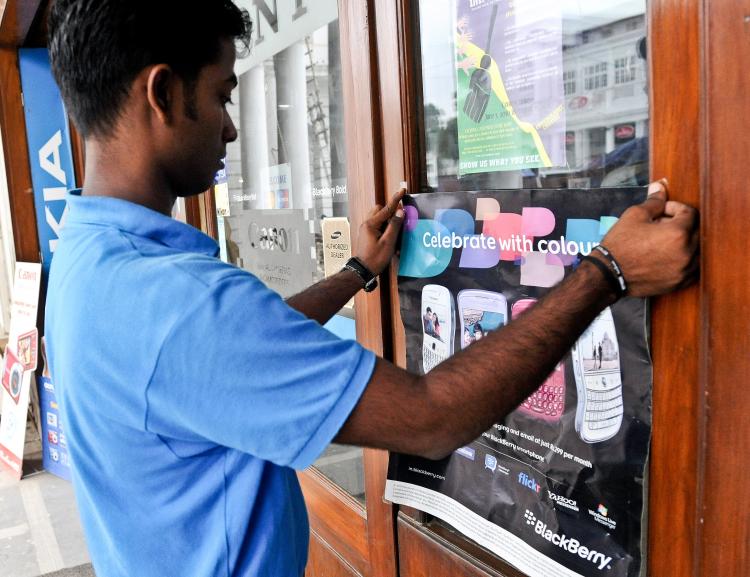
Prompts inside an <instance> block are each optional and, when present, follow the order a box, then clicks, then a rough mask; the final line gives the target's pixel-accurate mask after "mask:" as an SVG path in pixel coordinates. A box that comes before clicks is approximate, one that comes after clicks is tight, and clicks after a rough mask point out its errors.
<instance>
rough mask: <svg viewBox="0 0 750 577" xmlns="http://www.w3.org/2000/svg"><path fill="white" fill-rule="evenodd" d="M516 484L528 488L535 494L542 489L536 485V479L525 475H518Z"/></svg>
mask: <svg viewBox="0 0 750 577" xmlns="http://www.w3.org/2000/svg"><path fill="white" fill-rule="evenodd" d="M518 482H519V483H520V484H521V485H523V486H524V487H528V488H529V489H531V490H532V491H534V492H535V493H539V492H541V490H542V487H541V486H540V485H539V483H537V481H536V479H534V478H533V477H529V476H528V475H527V474H526V473H519V474H518Z"/></svg>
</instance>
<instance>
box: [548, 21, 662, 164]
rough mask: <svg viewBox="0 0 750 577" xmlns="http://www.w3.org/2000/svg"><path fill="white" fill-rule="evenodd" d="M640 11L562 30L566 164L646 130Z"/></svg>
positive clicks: (591, 158)
mask: <svg viewBox="0 0 750 577" xmlns="http://www.w3.org/2000/svg"><path fill="white" fill-rule="evenodd" d="M645 36H646V22H645V17H644V16H643V15H639V16H634V17H632V18H626V19H623V20H619V21H617V22H612V23H609V24H607V25H604V26H599V27H597V28H592V29H589V30H584V31H580V32H577V33H575V34H572V35H567V36H565V38H564V51H563V62H564V65H563V69H564V84H565V107H566V116H567V134H566V148H567V151H568V155H567V157H568V165H569V167H570V168H578V169H581V168H585V167H588V166H590V165H591V164H592V162H593V163H596V162H597V160H599V159H600V158H601V156H602V155H604V154H606V153H608V152H611V151H613V150H614V149H615V148H616V147H617V146H618V145H620V144H624V143H625V142H628V141H630V140H633V139H635V138H640V137H643V136H647V135H648V117H649V111H648V85H647V70H646V61H645V60H644V59H643V58H642V57H641V56H640V55H639V42H640V41H641V39H643V38H644V37H645Z"/></svg>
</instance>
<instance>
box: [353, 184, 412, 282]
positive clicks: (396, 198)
mask: <svg viewBox="0 0 750 577" xmlns="http://www.w3.org/2000/svg"><path fill="white" fill-rule="evenodd" d="M404 194H406V191H405V190H403V189H402V190H399V191H398V192H397V193H396V194H395V195H393V198H391V200H390V201H389V202H388V204H386V205H385V206H380V205H376V206H375V207H374V208H373V209H372V210H371V211H370V214H369V216H368V217H367V220H365V222H363V223H362V224H361V225H360V227H359V238H358V240H357V252H356V253H355V256H356V257H357V258H358V259H359V260H360V262H361V263H362V264H363V265H365V266H366V267H367V268H368V270H369V271H370V272H372V273H373V274H375V275H379V274H380V273H381V272H383V270H385V268H386V267H387V266H388V263H389V262H391V257H392V256H393V253H394V251H395V249H396V240H397V239H398V233H399V231H400V230H401V226H402V225H403V224H404V211H403V208H401V199H402V198H403V197H404Z"/></svg>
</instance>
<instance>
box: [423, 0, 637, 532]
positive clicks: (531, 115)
mask: <svg viewBox="0 0 750 577" xmlns="http://www.w3.org/2000/svg"><path fill="white" fill-rule="evenodd" d="M493 2H494V3H496V4H497V5H498V6H499V10H498V13H499V14H498V15H497V16H496V19H497V20H496V22H494V21H493V20H495V18H492V17H491V18H490V22H485V21H482V22H472V21H471V19H470V18H466V16H465V14H458V13H457V12H458V10H457V7H458V3H457V0H420V1H419V15H418V18H417V23H418V26H419V35H418V41H417V45H416V47H415V49H416V50H418V51H419V54H420V58H421V66H420V72H421V83H422V90H421V94H422V99H421V103H420V104H421V108H420V112H421V116H422V123H421V126H422V127H423V130H422V134H421V146H422V149H421V156H422V181H421V190H422V191H423V192H429V191H474V190H482V189H501V188H582V189H586V188H597V187H608V186H625V185H628V186H629V185H643V184H646V183H647V181H648V175H649V167H648V122H649V101H648V76H647V71H648V68H647V63H646V57H647V54H646V16H645V13H646V5H645V0H575V1H574V0H523V2H522V1H521V0H519V1H514V0H476V4H479V3H484V4H487V5H489V4H491V3H493ZM476 4H474V5H476ZM485 13H486V11H485ZM512 14H515V16H516V19H515V21H511V22H509V20H511V18H510V15H512ZM485 55H487V56H490V59H489V60H487V59H484V56H485ZM483 60H484V61H483ZM495 66H496V69H497V73H495V71H494V70H493V67H495ZM514 91H515V92H514ZM483 95H489V99H488V98H487V97H486V96H484V97H483ZM493 95H495V96H496V97H497V100H498V101H499V102H500V103H501V107H498V108H496V109H494V110H493V109H492V102H489V103H487V102H486V101H487V100H492V98H493ZM477 102H479V103H480V104H481V106H478V105H477ZM483 106H486V108H483ZM544 107H547V108H546V109H545V108H544ZM556 111H559V114H556V113H555V112H556ZM553 113H555V114H553ZM509 119H510V120H509ZM493 121H495V124H494V126H493V125H492V122H493ZM519 129H520V130H521V131H526V132H527V133H534V132H535V133H536V136H537V137H538V139H537V141H541V142H542V143H543V145H544V148H545V150H546V152H548V156H549V157H550V160H552V162H550V163H547V164H548V165H547V166H545V165H544V164H545V163H544V162H542V159H539V160H537V159H535V158H533V156H534V155H533V154H528V153H522V151H523V141H513V140H512V139H511V138H510V137H508V134H510V133H511V132H512V131H514V130H515V131H519ZM484 151H486V152H487V154H486V155H485V156H484V157H483V156H482V153H483V152H484ZM491 153H492V154H491ZM472 155H473V156H472ZM540 156H542V155H540ZM528 157H532V158H531V159H529V158H528ZM519 158H520V161H519V162H518V163H519V164H522V165H526V166H522V167H519V168H517V169H516V168H514V167H513V162H514V161H515V160H517V159H519ZM467 159H473V160H475V161H476V162H477V163H478V164H479V166H478V167H471V166H468V165H469V164H470V162H471V161H467ZM473 160H472V161H473ZM482 160H486V161H487V164H488V166H484V167H483V166H481V162H482ZM493 161H494V164H495V166H492V163H493ZM504 161H508V163H507V164H503V163H504ZM534 164H537V165H536V166H534ZM431 523H432V524H437V525H445V524H444V523H443V522H442V521H440V520H437V519H435V520H432V521H431ZM447 530H448V531H449V532H454V530H453V529H451V528H450V527H447ZM456 535H457V538H458V539H461V540H463V539H465V538H464V537H463V536H460V535H459V534H458V533H456Z"/></svg>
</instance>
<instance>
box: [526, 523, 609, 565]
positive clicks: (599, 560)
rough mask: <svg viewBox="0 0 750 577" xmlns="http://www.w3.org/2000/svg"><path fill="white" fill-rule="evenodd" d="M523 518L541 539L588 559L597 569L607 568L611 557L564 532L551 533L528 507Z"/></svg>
mask: <svg viewBox="0 0 750 577" xmlns="http://www.w3.org/2000/svg"><path fill="white" fill-rule="evenodd" d="M524 519H526V524H527V525H532V526H533V527H534V533H536V534H537V535H539V536H540V537H541V538H542V539H544V540H545V541H549V542H550V543H552V544H553V545H555V546H557V547H559V548H560V549H562V550H563V551H567V552H568V553H570V554H571V555H575V556H577V557H580V558H581V559H586V561H590V562H591V563H593V564H594V565H596V567H597V568H598V569H599V571H602V570H604V569H605V568H607V567H608V566H609V564H610V562H611V561H612V557H607V556H606V555H605V554H604V553H599V551H596V550H594V549H589V548H588V547H586V546H584V545H581V542H580V541H578V539H573V538H572V537H568V536H567V535H565V534H564V533H553V532H552V530H551V529H548V528H547V524H546V523H545V522H544V521H541V520H539V519H537V518H536V516H535V515H534V513H532V512H531V511H529V510H528V509H526V513H524Z"/></svg>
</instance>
